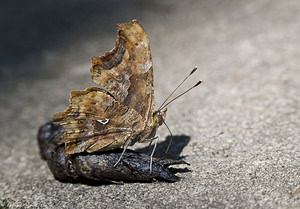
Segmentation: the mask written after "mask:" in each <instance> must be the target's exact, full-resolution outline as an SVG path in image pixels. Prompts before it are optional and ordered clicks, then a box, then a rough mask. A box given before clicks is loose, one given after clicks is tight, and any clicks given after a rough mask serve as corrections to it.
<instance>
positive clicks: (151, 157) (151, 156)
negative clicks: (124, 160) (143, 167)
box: [150, 136, 159, 174]
mask: <svg viewBox="0 0 300 209" xmlns="http://www.w3.org/2000/svg"><path fill="white" fill-rule="evenodd" d="M158 139H159V138H158V136H156V137H154V138H152V140H151V142H152V141H153V140H155V144H154V147H153V150H152V153H151V155H150V174H152V163H153V155H154V152H155V149H156V146H157V143H158Z"/></svg>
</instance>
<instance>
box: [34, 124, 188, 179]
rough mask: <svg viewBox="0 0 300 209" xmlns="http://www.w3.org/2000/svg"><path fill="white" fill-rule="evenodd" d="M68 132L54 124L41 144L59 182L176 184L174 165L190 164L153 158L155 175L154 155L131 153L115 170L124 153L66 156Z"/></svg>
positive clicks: (47, 127) (42, 129) (41, 133)
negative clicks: (171, 167)
mask: <svg viewBox="0 0 300 209" xmlns="http://www.w3.org/2000/svg"><path fill="white" fill-rule="evenodd" d="M64 133H65V129H64V128H63V126H61V125H56V124H53V123H51V122H49V123H46V124H45V125H43V126H41V127H40V130H39V133H38V143H39V147H40V153H41V156H42V157H43V159H45V160H47V162H48V166H49V168H50V170H51V171H52V173H53V175H54V176H55V178H56V179H58V180H60V181H68V182H115V183H116V182H123V181H124V182H153V181H156V180H158V181H168V182H175V181H178V180H179V178H178V177H176V176H175V175H174V173H173V172H174V170H172V169H170V167H169V166H170V165H175V164H188V163H186V162H184V161H182V160H171V159H158V158H153V165H152V173H151V174H150V172H149V161H150V156H148V155H146V154H142V153H138V152H135V151H132V150H127V151H126V152H125V153H124V155H123V157H122V161H120V163H119V164H118V165H117V166H116V167H114V164H115V163H116V162H117V161H118V159H119V158H120V156H121V153H122V150H121V149H116V150H111V151H104V152H96V153H78V154H72V155H69V154H66V152H65V145H64V143H62V140H61V137H62V135H63V134H64Z"/></svg>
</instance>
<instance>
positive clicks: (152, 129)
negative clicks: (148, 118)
mask: <svg viewBox="0 0 300 209" xmlns="http://www.w3.org/2000/svg"><path fill="white" fill-rule="evenodd" d="M166 113H167V108H165V109H164V110H156V111H155V112H154V113H153V116H152V117H153V120H152V121H153V122H152V123H151V124H150V125H148V126H146V127H145V129H144V131H143V132H142V133H141V134H140V135H139V139H138V141H139V142H144V141H146V140H151V139H153V138H154V137H155V135H156V131H157V129H158V127H159V126H161V125H162V124H163V123H164V121H165V117H166Z"/></svg>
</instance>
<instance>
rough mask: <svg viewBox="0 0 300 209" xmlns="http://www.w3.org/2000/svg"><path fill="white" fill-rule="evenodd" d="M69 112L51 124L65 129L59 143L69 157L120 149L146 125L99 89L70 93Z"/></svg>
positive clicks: (58, 116) (62, 113) (136, 115)
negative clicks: (86, 152)
mask: <svg viewBox="0 0 300 209" xmlns="http://www.w3.org/2000/svg"><path fill="white" fill-rule="evenodd" d="M70 101H71V104H70V106H69V108H68V109H67V110H66V111H64V112H61V113H56V114H55V115H54V117H53V122H54V123H57V124H61V125H63V126H64V128H65V129H66V132H65V133H64V135H63V137H62V140H63V142H64V143H65V144H66V152H67V153H68V154H73V153H78V152H83V151H85V150H86V151H88V152H94V151H100V150H111V149H114V148H119V147H122V146H123V145H124V143H125V142H126V141H127V140H129V139H135V138H137V137H136V136H137V135H138V134H139V133H140V132H141V131H142V130H143V128H144V126H145V124H144V121H143V119H142V117H141V116H140V115H139V114H138V113H137V112H136V111H135V110H133V109H132V108H129V107H126V106H124V105H122V104H121V103H120V102H119V101H117V100H115V99H114V98H113V97H112V96H111V95H110V94H109V93H108V92H106V91H105V90H103V89H101V88H96V87H92V88H88V89H86V90H85V91H73V92H72V94H71V99H70Z"/></svg>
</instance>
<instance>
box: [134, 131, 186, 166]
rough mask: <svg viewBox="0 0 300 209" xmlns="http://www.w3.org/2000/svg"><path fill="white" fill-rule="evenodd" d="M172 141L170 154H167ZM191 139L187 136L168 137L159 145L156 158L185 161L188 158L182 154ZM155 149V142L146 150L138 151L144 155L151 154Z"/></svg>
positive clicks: (145, 148) (155, 154)
mask: <svg viewBox="0 0 300 209" xmlns="http://www.w3.org/2000/svg"><path fill="white" fill-rule="evenodd" d="M171 140H172V144H171V146H170V148H169V151H168V153H167V154H166V153H165V152H166V150H167V148H168V146H169V144H170V141H171ZM190 140H191V137H190V136H186V135H177V136H173V139H172V137H171V136H167V137H166V140H164V141H163V142H159V143H158V144H157V147H156V149H155V153H154V157H157V158H164V157H165V158H170V159H174V160H181V159H184V158H185V157H186V156H181V155H180V154H181V152H182V150H183V148H184V147H185V146H187V144H188V143H189V142H190ZM153 148H154V142H153V143H152V144H151V146H147V147H144V148H139V149H136V151H137V152H142V153H148V154H151V152H152V150H153Z"/></svg>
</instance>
